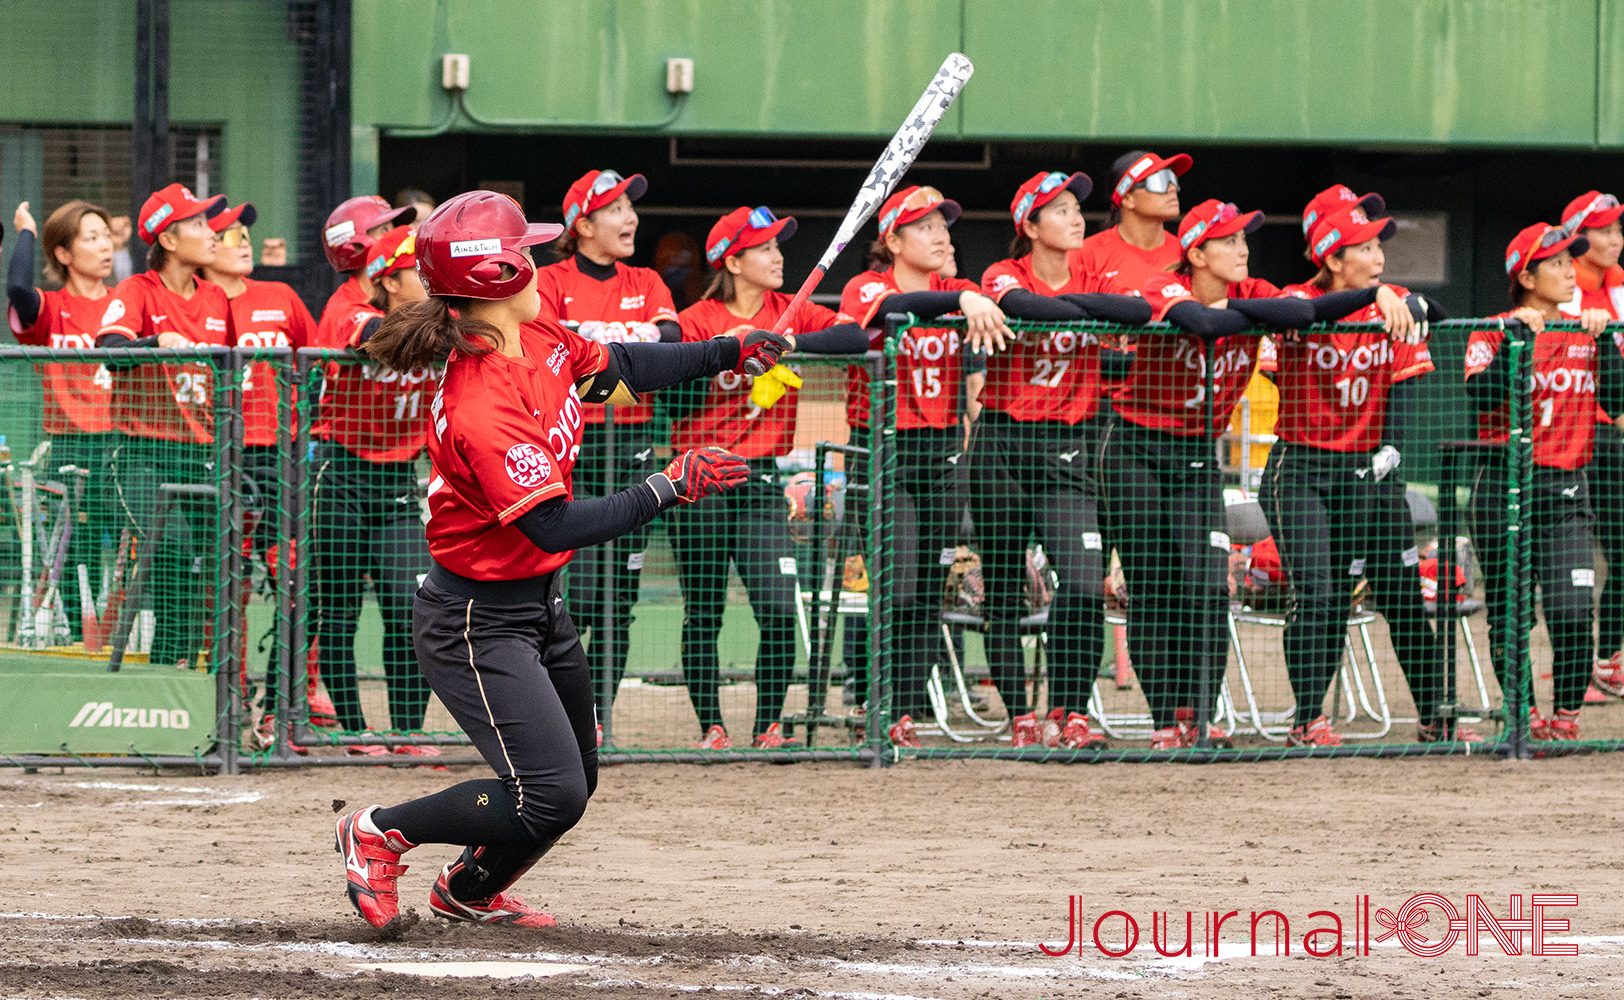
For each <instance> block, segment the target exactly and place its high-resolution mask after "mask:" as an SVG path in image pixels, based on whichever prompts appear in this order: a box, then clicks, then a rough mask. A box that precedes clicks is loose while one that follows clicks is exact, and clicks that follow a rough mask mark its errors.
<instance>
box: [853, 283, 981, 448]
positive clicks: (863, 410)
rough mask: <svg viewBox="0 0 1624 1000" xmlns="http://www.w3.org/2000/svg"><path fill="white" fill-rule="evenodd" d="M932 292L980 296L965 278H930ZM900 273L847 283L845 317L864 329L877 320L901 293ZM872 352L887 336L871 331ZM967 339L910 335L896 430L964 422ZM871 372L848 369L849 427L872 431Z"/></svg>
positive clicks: (901, 355)
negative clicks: (884, 306)
mask: <svg viewBox="0 0 1624 1000" xmlns="http://www.w3.org/2000/svg"><path fill="white" fill-rule="evenodd" d="M930 290H931V291H933V292H963V291H971V292H974V291H979V289H977V288H976V286H975V283H974V282H972V281H966V280H964V279H963V278H943V277H941V276H940V275H936V274H932V275H931V276H930ZM901 291H902V289H900V288H898V287H897V283H896V277H895V272H893V271H892V270H891V269H890V268H886V269H885V270H884V271H864V272H863V273H862V274H859V275H858V276H857V277H855V278H853V279H851V280H850V281H848V282H846V288H845V290H844V291H843V292H841V294H840V311H841V312H842V313H844V314H845V315H847V316H850V317H852V318H853V319H854V320H855V321H856V322H858V323H860V324H862V325H863V326H864V327H865V328H866V327H868V326H869V323H870V322H871V321H872V320H873V319H874V314H875V313H876V312H877V311H878V310H879V308H880V304H881V303H882V302H884V301H885V299H886V297H887V296H890V295H894V294H896V293H899V292H901ZM868 343H869V347H870V348H871V349H874V350H878V349H881V348H883V347H884V346H885V330H884V328H883V327H882V328H880V329H869V331H868ZM964 353H965V352H964V334H963V333H962V332H961V331H959V330H949V329H943V328H938V327H929V328H919V329H914V330H909V331H908V332H907V333H906V334H904V335H903V338H902V343H900V344H898V345H897V430H903V431H909V430H918V429H919V428H922V427H934V428H937V429H942V428H946V427H952V426H955V425H956V424H957V423H958V421H959V386H960V385H961V384H962V383H963V381H964ZM868 400H869V388H868V369H866V368H863V367H860V366H858V365H853V366H851V368H850V369H848V375H847V379H846V422H847V423H849V424H851V426H853V427H867V426H868Z"/></svg>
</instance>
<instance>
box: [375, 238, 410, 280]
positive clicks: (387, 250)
mask: <svg viewBox="0 0 1624 1000" xmlns="http://www.w3.org/2000/svg"><path fill="white" fill-rule="evenodd" d="M416 266H417V231H416V230H414V229H412V228H411V227H410V226H396V227H395V228H394V229H391V230H389V231H388V232H387V233H384V234H383V235H382V236H380V237H378V239H377V242H375V243H373V244H372V246H371V248H369V249H368V250H367V278H369V279H371V280H373V281H376V280H377V279H379V278H381V277H383V276H384V275H386V274H394V273H395V272H396V271H404V270H406V269H407V268H408V267H416Z"/></svg>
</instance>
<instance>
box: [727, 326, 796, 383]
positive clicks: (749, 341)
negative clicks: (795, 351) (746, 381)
mask: <svg viewBox="0 0 1624 1000" xmlns="http://www.w3.org/2000/svg"><path fill="white" fill-rule="evenodd" d="M788 350H789V341H788V340H787V339H785V337H784V335H783V334H781V333H773V332H772V331H771V330H751V331H750V332H749V333H746V334H742V335H740V337H739V363H738V366H737V367H735V368H734V369H733V372H734V374H743V375H751V376H759V375H765V374H767V372H768V371H769V370H770V369H771V368H772V366H773V365H776V364H778V359H779V358H781V357H783V356H784V353H785V352H786V351H788Z"/></svg>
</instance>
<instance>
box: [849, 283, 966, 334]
mask: <svg viewBox="0 0 1624 1000" xmlns="http://www.w3.org/2000/svg"><path fill="white" fill-rule="evenodd" d="M961 294H963V293H962V292H896V293H894V294H891V295H887V296H886V297H885V298H884V299H883V300H882V301H881V302H880V307H879V308H878V309H876V310H874V318H873V319H872V320H870V321H869V323H870V325H872V326H873V327H874V328H875V329H878V328H879V327H882V326H884V325H885V317H887V316H889V315H890V314H892V313H913V314H914V315H915V316H918V317H919V318H920V319H935V318H936V317H938V316H945V315H947V314H948V313H950V312H957V311H958V308H959V296H960V295H961Z"/></svg>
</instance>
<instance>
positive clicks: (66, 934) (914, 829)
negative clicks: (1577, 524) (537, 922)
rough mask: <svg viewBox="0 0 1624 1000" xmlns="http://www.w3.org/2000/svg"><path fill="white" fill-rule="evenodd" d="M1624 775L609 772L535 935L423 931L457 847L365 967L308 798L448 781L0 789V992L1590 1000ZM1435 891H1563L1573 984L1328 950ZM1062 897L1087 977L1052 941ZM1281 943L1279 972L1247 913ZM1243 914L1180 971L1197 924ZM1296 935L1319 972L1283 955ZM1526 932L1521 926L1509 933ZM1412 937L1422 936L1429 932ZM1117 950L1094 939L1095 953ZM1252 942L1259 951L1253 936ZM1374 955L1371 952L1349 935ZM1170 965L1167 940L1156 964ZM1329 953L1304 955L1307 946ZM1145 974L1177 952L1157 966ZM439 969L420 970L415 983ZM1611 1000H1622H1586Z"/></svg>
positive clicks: (527, 890) (1534, 770) (236, 780)
mask: <svg viewBox="0 0 1624 1000" xmlns="http://www.w3.org/2000/svg"><path fill="white" fill-rule="evenodd" d="M1621 765H1624V758H1619V757H1616V756H1591V757H1578V758H1567V759H1559V760H1548V761H1525V762H1508V761H1500V760H1495V759H1483V758H1472V759H1421V760H1399V761H1369V760H1336V761H1295V762H1286V763H1274V764H1266V765H1208V766H1185V765H1153V766H1146V765H1141V766H1131V765H1105V766H1097V767H1069V768H1068V767H1059V766H1050V767H1044V766H1032V765H1023V764H1016V763H999V762H984V761H975V762H944V763H913V764H905V765H900V766H897V767H893V768H890V769H886V770H873V769H864V768H858V767H854V766H849V765H838V764H829V765H804V766H790V767H774V766H771V765H756V764H751V765H738V766H718V767H708V768H707V767H685V766H676V765H637V766H627V767H617V768H610V769H607V770H606V771H605V773H604V775H603V781H602V784H601V787H600V788H599V790H598V794H597V797H596V798H595V799H594V802H593V805H592V807H591V808H590V809H589V810H588V812H587V815H586V818H585V820H584V821H583V822H582V823H581V825H580V826H579V827H577V828H576V829H575V830H574V831H573V832H571V833H570V834H569V835H568V836H567V837H566V838H565V840H564V841H563V842H562V843H560V844H559V846H558V847H557V849H556V850H555V851H554V852H553V853H552V854H551V855H550V856H549V857H548V858H547V860H546V861H545V862H544V863H543V864H542V865H541V866H539V867H538V868H537V869H536V870H534V871H532V872H531V873H530V874H529V875H528V876H527V877H526V878H525V879H524V880H523V881H522V882H521V883H520V885H519V888H520V890H521V891H522V892H523V893H524V894H525V895H526V896H527V897H528V898H529V899H530V900H531V901H532V902H533V903H536V904H538V905H542V906H545V907H547V908H548V909H550V910H551V911H552V912H554V913H555V914H556V915H557V916H558V918H559V920H560V921H561V922H562V926H561V927H560V928H559V929H557V930H552V931H545V932H518V931H509V930H503V929H482V928H470V927H463V926H451V925H448V924H446V923H445V922H443V921H440V920H437V919H434V918H432V917H429V916H428V915H427V907H426V905H425V903H426V894H427V890H428V888H429V886H430V884H431V881H432V879H433V878H434V875H435V874H436V870H437V868H438V866H439V865H440V864H442V863H443V862H444V861H446V860H448V859H449V858H450V857H451V856H452V853H453V851H452V849H451V848H449V847H441V846H433V845H431V846H426V847H422V848H419V849H418V850H417V851H415V852H413V853H411V854H409V855H408V856H407V860H408V861H409V862H411V863H412V870H411V871H410V872H409V873H408V874H407V875H406V876H405V877H404V878H403V880H402V900H403V905H410V906H412V907H413V908H414V909H415V910H416V912H417V913H419V914H422V915H423V919H422V920H420V921H418V922H416V923H414V924H413V925H412V926H410V927H408V928H406V929H405V930H404V932H403V933H401V934H399V935H398V936H396V937H393V938H388V939H385V938H384V937H382V936H381V935H380V934H379V933H377V932H375V931H373V930H372V929H371V928H370V927H368V926H367V925H366V924H364V923H363V922H361V920H360V919H359V918H357V917H356V916H355V915H354V914H353V913H352V912H351V911H350V909H349V906H348V904H347V902H346V900H345V899H344V892H343V884H344V883H343V869H342V865H341V864H340V862H339V860H338V857H337V856H336V855H335V854H334V853H333V850H332V827H333V818H334V816H333V813H334V806H335V800H343V801H345V802H347V803H348V806H349V807H355V806H358V805H365V804H368V803H371V802H389V801H396V800H399V799H402V798H406V797H410V796H413V795H417V794H422V793H425V792H428V791H432V790H435V789H438V788H440V787H443V786H444V785H446V784H447V783H448V782H450V781H454V780H460V779H461V778H462V777H465V776H471V775H472V774H474V772H473V771H472V770H470V769H460V770H453V771H452V772H451V773H450V774H447V773H443V772H435V771H430V770H427V769H413V770H391V769H383V768H362V769H326V770H307V771H296V772H276V773H256V774H249V775H245V776H241V777H232V778H199V777H188V776H185V775H180V774H165V775H162V776H157V777H154V776H152V775H151V774H150V773H148V774H139V773H137V772H134V771H95V772H90V771H68V772H67V773H65V774H62V773H45V774H36V775H23V774H20V773H18V772H15V771H12V772H5V773H3V774H0V863H3V864H4V865H5V870H6V872H7V878H6V880H5V883H4V888H3V889H0V996H4V997H31V998H32V997H87V998H101V997H157V996H163V997H199V998H203V997H211V998H212V997H250V996H252V997H305V996H318V995H319V996H322V997H329V998H341V1000H347V998H352V997H355V998H360V997H367V998H370V997H374V996H377V995H379V994H380V993H383V994H389V995H391V996H398V997H416V996H425V997H426V996H434V997H436V998H441V1000H458V998H463V997H470V996H476V995H477V996H489V995H491V994H492V992H493V991H494V992H496V993H498V994H500V993H502V992H505V991H510V990H523V991H527V992H541V993H542V994H543V995H546V996H549V997H562V998H577V997H634V998H642V997H666V996H679V995H682V996H686V995H689V994H690V993H693V992H701V993H703V992H706V991H717V992H727V993H729V995H734V996H738V995H743V996H769V995H771V996H779V995H785V996H808V997H810V996H820V997H822V996H827V997H853V998H857V997H867V998H902V997H921V998H923V997H940V998H944V1000H946V998H961V997H998V998H1003V997H1009V998H1037V997H1043V998H1057V997H1083V996H1088V997H1095V996H1099V997H1116V998H1139V997H1189V998H1195V997H1214V996H1222V997H1229V998H1234V1000H1249V998H1254V997H1271V998H1273V997H1324V998H1327V1000H1334V998H1337V997H1349V998H1354V997H1357V998H1366V997H1369V998H1377V997H1381V998H1387V997H1418V998H1420V997H1424V998H1427V1000H1442V998H1452V997H1482V996H1489V997H1493V996H1507V997H1509V996H1512V995H1514V994H1523V993H1532V992H1534V991H1536V990H1537V991H1539V993H1540V994H1541V995H1545V996H1556V997H1566V996H1605V995H1608V990H1610V989H1616V987H1612V986H1609V985H1607V984H1609V983H1611V982H1613V980H1614V978H1615V977H1616V975H1617V973H1616V968H1617V962H1618V961H1619V958H1620V956H1621V955H1624V899H1621V898H1620V896H1619V894H1618V893H1617V892H1616V886H1617V883H1618V880H1619V870H1620V869H1621V868H1624V861H1620V860H1618V855H1617V847H1616V844H1617V831H1618V829H1619V828H1620V824H1621V822H1624V790H1621V789H1624V786H1621V783H1620V782H1619V781H1618V780H1617V778H1618V776H1619V770H1620V766H1621ZM1418 892H1436V893H1439V894H1441V895H1443V896H1445V897H1446V898H1448V899H1449V900H1451V901H1452V903H1453V904H1454V905H1455V906H1456V907H1457V908H1458V909H1461V910H1462V911H1464V907H1465V903H1466V896H1467V894H1468V893H1477V894H1480V895H1481V896H1482V897H1483V898H1484V900H1485V901H1486V902H1487V903H1488V905H1489V906H1490V908H1491V909H1492V911H1493V912H1494V913H1495V914H1497V915H1499V916H1502V917H1503V916H1504V915H1505V914H1506V912H1507V906H1508V895H1509V894H1521V895H1522V896H1523V898H1524V900H1525V904H1524V905H1525V906H1527V905H1528V903H1530V902H1531V900H1530V899H1529V897H1530V894H1532V893H1535V892H1541V893H1575V894H1577V895H1578V897H1579V903H1578V906H1576V907H1572V908H1565V909H1562V910H1554V911H1551V915H1553V916H1566V917H1568V918H1569V919H1570V920H1571V921H1572V924H1571V929H1570V930H1568V931H1566V932H1555V933H1551V934H1550V935H1549V936H1550V938H1551V939H1553V940H1557V941H1567V942H1573V943H1575V944H1576V945H1577V948H1578V955H1577V956H1575V957H1552V956H1548V955H1547V956H1545V957H1534V956H1532V955H1530V954H1528V950H1529V944H1530V942H1529V940H1528V937H1527V936H1526V935H1525V936H1524V937H1523V940H1524V945H1523V950H1524V954H1522V955H1521V956H1518V957H1507V956H1505V955H1503V954H1501V951H1500V949H1499V948H1498V946H1496V945H1495V943H1494V941H1493V939H1492V938H1490V937H1489V936H1488V935H1487V934H1484V935H1483V945H1482V949H1483V953H1482V954H1479V955H1476V956H1468V955H1467V954H1466V953H1465V943H1464V942H1461V943H1458V944H1456V945H1455V947H1453V948H1452V949H1451V950H1450V951H1449V952H1448V953H1447V954H1446V955H1444V956H1443V957H1440V958H1420V957H1416V956H1413V955H1410V954H1408V953H1407V952H1405V951H1403V950H1402V949H1400V948H1398V947H1395V941H1393V940H1389V941H1387V942H1386V943H1383V944H1374V945H1373V946H1372V948H1371V950H1370V954H1369V955H1364V954H1360V955H1358V956H1357V957H1355V955H1354V951H1355V947H1356V946H1355V943H1354V942H1355V938H1356V936H1357V934H1358V932H1357V930H1356V927H1355V916H1354V915H1355V913H1356V905H1355V898H1356V896H1358V895H1360V894H1367V895H1368V896H1369V897H1370V899H1371V912H1372V913H1373V914H1374V913H1375V912H1376V910H1378V909H1380V908H1387V909H1390V910H1393V911H1395V912H1396V911H1397V910H1398V909H1399V907H1400V906H1401V904H1402V903H1403V902H1404V900H1405V899H1407V898H1408V897H1409V896H1411V895H1412V894H1414V893H1418ZM1071 896H1077V897H1079V906H1080V912H1081V913H1082V914H1083V915H1084V917H1083V924H1084V928H1083V943H1084V944H1085V945H1086V948H1084V949H1083V950H1082V951H1081V953H1079V952H1078V951H1077V950H1075V949H1074V950H1073V951H1072V952H1071V953H1070V954H1068V955H1065V956H1063V957H1060V958H1051V957H1048V956H1046V955H1044V954H1043V953H1042V952H1040V951H1039V950H1038V948H1037V942H1040V941H1043V942H1049V943H1050V945H1051V947H1053V946H1054V945H1056V944H1058V943H1059V942H1062V941H1064V940H1065V939H1066V938H1067V936H1068V912H1069V911H1068V898H1069V897H1071ZM1270 909H1274V910H1279V911H1281V912H1282V913H1283V914H1284V915H1285V916H1286V917H1287V918H1288V919H1290V920H1291V922H1292V930H1291V940H1290V944H1291V950H1290V955H1289V956H1282V957H1274V955H1273V953H1272V952H1273V936H1272V934H1271V933H1270V932H1269V931H1268V930H1267V929H1265V930H1264V931H1262V932H1261V933H1260V935H1259V936H1260V939H1261V940H1260V942H1259V943H1260V946H1261V950H1262V952H1263V956H1262V957H1255V958H1254V957H1251V956H1250V937H1249V933H1248V926H1247V921H1248V920H1249V914H1250V912H1251V911H1254V910H1257V911H1262V910H1270ZM1111 910H1122V911H1126V912H1128V913H1130V914H1132V915H1133V916H1134V917H1135V918H1136V920H1137V921H1138V922H1139V923H1140V925H1141V928H1142V930H1141V940H1140V942H1139V945H1138V947H1137V948H1136V950H1135V951H1133V952H1132V953H1131V954H1129V955H1127V956H1126V957H1123V958H1108V957H1106V956H1104V955H1102V954H1101V953H1100V952H1099V951H1098V950H1097V949H1096V948H1095V947H1094V945H1093V941H1092V925H1093V922H1094V921H1095V919H1096V918H1097V917H1099V916H1100V915H1102V914H1104V913H1106V912H1108V911H1111ZM1212 910H1218V911H1226V912H1227V911H1229V910H1237V911H1240V915H1239V916H1238V917H1236V918H1233V919H1232V921H1231V922H1230V923H1229V924H1227V925H1225V926H1224V929H1223V932H1222V935H1221V938H1220V941H1221V947H1220V949H1219V951H1220V957H1218V958H1203V957H1202V953H1203V951H1204V950H1205V949H1204V944H1203V931H1202V926H1203V917H1204V914H1205V913H1206V911H1212ZM1317 910H1330V911H1333V912H1337V913H1340V914H1341V915H1342V917H1343V921H1344V929H1343V938H1344V940H1345V942H1346V948H1345V953H1344V955H1343V956H1342V957H1340V958H1337V957H1328V958H1311V957H1306V956H1305V955H1304V954H1303V950H1302V936H1303V933H1304V931H1305V930H1307V929H1308V928H1309V927H1310V926H1321V925H1324V924H1326V923H1327V922H1328V921H1327V918H1323V917H1321V918H1318V919H1314V920H1311V919H1310V917H1309V914H1310V913H1311V912H1313V911H1317ZM1157 911H1169V912H1171V913H1173V914H1174V932H1173V934H1172V936H1171V943H1172V946H1173V948H1176V947H1177V946H1178V944H1179V943H1180V939H1181V938H1182V937H1183V928H1182V927H1180V926H1178V924H1179V923H1182V920H1183V913H1184V912H1185V911H1194V917H1193V925H1194V929H1195V938H1196V942H1195V946H1194V954H1193V956H1192V957H1188V958H1183V957H1180V958H1175V959H1163V958H1160V957H1159V956H1158V955H1157V954H1156V953H1155V951H1154V950H1152V948H1151V940H1150V939H1151V931H1152V928H1151V921H1152V914H1153V913H1154V912H1157ZM1528 912H1529V911H1527V910H1526V909H1525V915H1526V914H1527V913H1528ZM1439 917H1440V915H1439V914H1438V913H1437V912H1434V913H1433V918H1434V919H1433V921H1432V922H1431V924H1430V925H1429V926H1427V927H1425V928H1423V929H1422V933H1425V934H1427V935H1428V936H1429V937H1431V938H1433V939H1436V938H1438V937H1439V936H1441V934H1442V931H1443V928H1442V926H1441V924H1442V921H1441V919H1440V918H1439ZM1124 927H1125V924H1124V922H1123V921H1122V918H1121V917H1112V918H1111V920H1110V921H1109V922H1108V923H1107V924H1106V925H1105V926H1104V928H1103V929H1102V931H1101V934H1102V940H1103V941H1104V943H1105V944H1106V945H1107V946H1108V947H1110V948H1111V949H1113V950H1120V949H1121V947H1122V945H1123V944H1124V943H1125V942H1124V935H1125V933H1126V932H1125V930H1124ZM1265 927H1267V925H1265ZM1374 930H1375V931H1376V932H1380V931H1382V927H1381V926H1376V927H1374ZM1163 940H1164V942H1165V941H1166V940H1167V938H1165V937H1164V939H1163ZM1316 942H1317V947H1318V948H1319V950H1322V951H1323V950H1327V948H1328V942H1329V939H1328V938H1320V939H1316ZM1170 950H1171V949H1170ZM451 961H518V962H528V963H546V962H551V963H566V964H569V965H574V966H578V967H580V968H578V969H577V970H576V971H571V972H564V973H561V974H558V975H554V976H549V977H546V978H540V974H541V973H543V972H548V971H551V969H550V968H549V967H545V966H538V965H530V966H525V967H523V968H521V969H520V970H519V971H520V972H522V973H525V974H528V975H532V976H536V977H537V978H518V979H514V978H510V977H512V976H513V975H514V971H513V970H512V969H506V970H500V971H501V972H502V976H501V977H499V978H473V979H466V978H465V979H433V978H423V977H421V976H418V975H403V974H398V973H393V972H376V971H363V970H361V969H359V968H358V966H359V965H362V964H367V963H391V962H425V963H431V964H433V965H440V964H441V963H445V962H451ZM441 967H442V968H443V966H441ZM1614 995H1616V994H1614Z"/></svg>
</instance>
